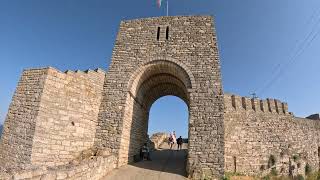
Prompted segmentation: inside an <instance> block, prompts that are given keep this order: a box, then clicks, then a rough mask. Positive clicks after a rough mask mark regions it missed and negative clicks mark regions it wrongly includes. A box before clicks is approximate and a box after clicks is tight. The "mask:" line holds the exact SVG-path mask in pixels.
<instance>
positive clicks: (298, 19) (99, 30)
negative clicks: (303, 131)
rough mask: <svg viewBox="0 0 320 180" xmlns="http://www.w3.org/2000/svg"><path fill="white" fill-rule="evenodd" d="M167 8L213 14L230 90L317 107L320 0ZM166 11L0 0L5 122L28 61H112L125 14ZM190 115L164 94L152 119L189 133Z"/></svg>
mask: <svg viewBox="0 0 320 180" xmlns="http://www.w3.org/2000/svg"><path fill="white" fill-rule="evenodd" d="M169 14H170V15H201V14H204V15H208V14H209V15H213V16H215V25H216V31H217V34H218V45H219V51H220V59H221V65H222V78H223V87H224V90H225V91H226V92H234V93H236V94H240V95H243V96H247V95H249V94H250V93H251V92H253V91H257V93H258V94H257V95H258V96H259V97H262V98H265V97H273V98H278V99H280V100H282V101H286V102H288V103H289V110H290V111H292V112H294V113H295V115H297V116H307V115H309V114H311V113H316V112H319V107H320V106H319V102H320V96H319V94H318V93H319V92H320V84H319V80H320V71H319V67H320V59H319V57H320V50H319V47H320V35H318V34H316V33H317V32H319V31H320V23H319V21H320V20H319V19H320V1H318V0H306V1H302V0H281V1H279V0H268V1H257V0H241V1H239V0H224V1H221V0H170V9H169ZM162 15H165V6H164V7H162V8H160V9H159V8H157V6H156V0H143V1H141V0H136V1H129V0H117V1H103V0H90V1H89V0H68V1H65V0H51V1H48V0H28V1H23V0H1V1H0V65H1V71H0V85H1V86H0V99H1V103H0V122H3V120H4V116H5V114H6V112H7V110H8V106H9V103H10V101H11V98H12V95H13V93H14V90H15V87H16V84H17V82H18V80H19V76H20V74H21V72H22V70H23V69H24V68H31V67H45V66H53V67H56V68H58V69H60V70H62V71H64V70H67V69H71V70H76V69H81V70H85V69H88V68H97V67H101V68H103V69H108V65H109V63H110V59H111V52H112V48H113V44H114V40H115V36H116V33H117V30H118V26H119V23H120V21H121V20H125V19H134V18H142V17H150V16H162ZM308 35H310V36H309V39H306V37H308ZM297 54H298V56H297ZM277 73H279V74H280V76H278V75H277ZM272 79H275V81H274V82H272V83H271V86H270V85H269V84H270V83H269V82H270V81H271V80H272ZM264 87H267V88H264ZM174 112H176V114H174ZM172 114H174V116H172ZM187 116H188V111H187V108H186V105H185V104H184V103H183V102H182V101H181V100H179V99H178V98H174V97H170V96H168V97H164V98H161V99H159V100H158V101H157V102H156V103H155V104H154V105H153V106H152V109H151V113H150V125H149V127H150V130H151V131H158V130H159V131H161V130H166V129H164V128H165V127H164V126H162V125H163V124H165V125H167V124H169V123H171V124H172V126H173V127H174V129H175V130H176V131H177V133H178V134H183V135H184V136H185V135H186V134H187ZM161 120H162V121H161ZM161 128H162V129H161Z"/></svg>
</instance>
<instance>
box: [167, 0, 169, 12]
mask: <svg viewBox="0 0 320 180" xmlns="http://www.w3.org/2000/svg"><path fill="white" fill-rule="evenodd" d="M167 16H169V0H167Z"/></svg>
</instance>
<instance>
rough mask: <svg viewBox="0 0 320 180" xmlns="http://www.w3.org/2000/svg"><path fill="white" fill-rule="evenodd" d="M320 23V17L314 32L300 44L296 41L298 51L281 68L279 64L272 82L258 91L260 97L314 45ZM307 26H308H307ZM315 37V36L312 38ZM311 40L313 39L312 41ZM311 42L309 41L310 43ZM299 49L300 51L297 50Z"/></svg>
mask: <svg viewBox="0 0 320 180" xmlns="http://www.w3.org/2000/svg"><path fill="white" fill-rule="evenodd" d="M318 12H320V11H318V9H316V10H315V11H314V12H313V14H312V16H311V17H310V18H309V21H308V22H307V25H309V24H310V23H311V22H312V21H313V20H314V18H315V17H316V15H317V14H318ZM319 23H320V15H319V16H318V20H317V21H316V23H315V24H314V25H313V26H312V30H311V31H310V33H309V34H308V35H307V36H306V38H305V39H304V40H303V41H302V42H301V43H300V44H299V43H298V40H296V44H297V45H296V46H294V48H293V50H297V51H296V52H295V53H294V54H293V55H292V56H290V57H289V60H288V61H287V62H286V63H285V64H284V65H282V66H281V64H280V63H279V64H277V65H276V66H275V67H274V68H273V70H272V71H271V72H272V74H275V76H273V78H272V79H271V80H270V81H266V83H265V84H264V86H262V88H260V89H258V90H256V91H255V92H259V94H260V96H261V95H262V94H263V93H264V92H265V91H266V90H267V89H268V88H270V87H271V86H272V85H273V84H274V83H275V82H276V81H277V80H278V79H279V78H280V75H282V74H283V73H284V71H285V70H286V69H284V68H288V66H290V65H292V64H293V63H294V62H296V60H297V59H296V58H298V57H299V56H300V55H301V54H302V53H303V52H304V51H305V49H306V48H307V47H308V46H310V44H311V43H312V41H313V40H314V39H315V38H316V36H317V35H318V34H319V32H320V31H319V30H318V31H317V32H315V31H316V29H317V27H318V24H319ZM307 25H306V26H307ZM312 35H313V36H312ZM310 38H311V39H310ZM308 40H309V41H308ZM296 47H298V49H297V48H296Z"/></svg>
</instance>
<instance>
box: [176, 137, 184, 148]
mask: <svg viewBox="0 0 320 180" xmlns="http://www.w3.org/2000/svg"><path fill="white" fill-rule="evenodd" d="M182 143H183V141H182V137H181V136H180V137H179V138H178V139H177V144H178V150H181V148H182Z"/></svg>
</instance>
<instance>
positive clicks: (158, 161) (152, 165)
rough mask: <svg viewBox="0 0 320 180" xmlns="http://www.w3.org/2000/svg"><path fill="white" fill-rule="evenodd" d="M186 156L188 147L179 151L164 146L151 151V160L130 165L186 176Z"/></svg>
mask: <svg viewBox="0 0 320 180" xmlns="http://www.w3.org/2000/svg"><path fill="white" fill-rule="evenodd" d="M186 158H187V149H182V150H179V151H178V150H170V149H167V148H163V149H159V150H156V151H153V152H151V161H147V160H143V161H140V162H137V163H133V164H130V165H132V166H135V167H138V168H144V169H149V170H154V171H159V172H166V173H172V174H177V175H181V176H185V177H186V176H187V173H186V162H187V161H186Z"/></svg>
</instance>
